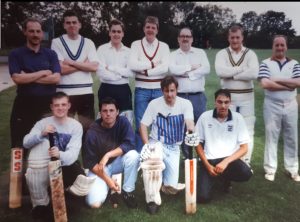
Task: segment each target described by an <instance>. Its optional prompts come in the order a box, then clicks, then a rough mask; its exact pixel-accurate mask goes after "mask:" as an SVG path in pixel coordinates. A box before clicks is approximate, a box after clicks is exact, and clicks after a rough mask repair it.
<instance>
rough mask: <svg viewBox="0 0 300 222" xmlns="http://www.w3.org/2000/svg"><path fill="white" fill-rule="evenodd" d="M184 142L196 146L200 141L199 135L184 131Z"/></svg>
mask: <svg viewBox="0 0 300 222" xmlns="http://www.w3.org/2000/svg"><path fill="white" fill-rule="evenodd" d="M184 142H185V144H186V145H188V146H198V145H199V143H200V137H199V135H198V133H188V132H186V135H185V138H184Z"/></svg>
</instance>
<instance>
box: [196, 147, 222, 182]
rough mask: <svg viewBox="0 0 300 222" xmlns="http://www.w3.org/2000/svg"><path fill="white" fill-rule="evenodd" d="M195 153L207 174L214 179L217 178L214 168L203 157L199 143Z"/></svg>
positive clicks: (202, 150)
mask: <svg viewBox="0 0 300 222" xmlns="http://www.w3.org/2000/svg"><path fill="white" fill-rule="evenodd" d="M196 152H197V154H198V156H199V157H200V159H201V161H202V163H203V165H204V166H205V168H206V169H207V171H208V173H209V174H210V175H211V176H214V177H215V176H218V174H217V173H216V172H215V167H214V166H213V165H211V164H210V163H209V162H208V160H207V158H206V156H205V153H204V149H203V145H202V144H201V143H199V145H198V146H197V147H196Z"/></svg>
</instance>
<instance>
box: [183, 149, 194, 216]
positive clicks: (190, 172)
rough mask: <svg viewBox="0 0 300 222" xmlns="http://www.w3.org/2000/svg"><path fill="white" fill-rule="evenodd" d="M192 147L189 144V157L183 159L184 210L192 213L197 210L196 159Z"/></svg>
mask: <svg viewBox="0 0 300 222" xmlns="http://www.w3.org/2000/svg"><path fill="white" fill-rule="evenodd" d="M193 148H194V147H192V146H189V147H188V149H189V158H188V159H186V160H185V161H184V170H185V171H184V172H185V212H186V213H187V214H194V213H196V210H197V203H196V180H197V177H196V175H197V160H196V158H193Z"/></svg>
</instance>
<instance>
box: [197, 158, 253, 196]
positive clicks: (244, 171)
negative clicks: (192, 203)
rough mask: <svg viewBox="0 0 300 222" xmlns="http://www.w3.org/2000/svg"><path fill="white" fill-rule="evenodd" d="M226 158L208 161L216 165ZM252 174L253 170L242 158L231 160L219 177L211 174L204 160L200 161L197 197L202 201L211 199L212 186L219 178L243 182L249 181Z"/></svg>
mask: <svg viewBox="0 0 300 222" xmlns="http://www.w3.org/2000/svg"><path fill="white" fill-rule="evenodd" d="M223 159H225V157H224V158H219V159H213V160H208V162H209V163H210V164H211V165H213V166H216V165H217V164H218V163H220V162H221V161H222V160H223ZM251 176H252V172H251V169H250V167H249V166H248V165H247V164H246V163H244V162H243V161H242V160H240V159H238V160H235V161H233V162H231V163H230V164H229V165H228V166H227V168H226V169H225V170H224V172H223V173H222V174H221V175H220V176H217V177H213V176H211V175H210V174H209V173H208V171H207V169H206V167H205V166H204V164H203V162H202V161H200V162H199V176H198V180H197V189H198V192H197V195H198V196H197V199H198V201H200V202H208V201H209V200H211V196H212V187H213V184H214V182H215V180H217V179H222V180H223V181H236V182H243V181H248V180H249V179H250V177H251Z"/></svg>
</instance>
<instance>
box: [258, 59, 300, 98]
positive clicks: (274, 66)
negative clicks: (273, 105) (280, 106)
mask: <svg viewBox="0 0 300 222" xmlns="http://www.w3.org/2000/svg"><path fill="white" fill-rule="evenodd" d="M271 77H279V78H286V79H289V78H300V65H299V63H298V62H297V61H296V60H294V59H289V58H287V60H286V61H285V62H284V63H283V64H280V62H278V61H276V60H274V59H271V58H268V59H265V60H264V61H262V63H261V65H260V67H259V74H258V79H262V78H268V79H269V78H271ZM264 92H265V96H266V97H267V98H269V99H273V100H277V101H279V102H287V101H290V100H292V99H295V97H296V94H297V90H296V89H294V90H293V91H289V90H278V91H270V90H268V89H265V90H264Z"/></svg>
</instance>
